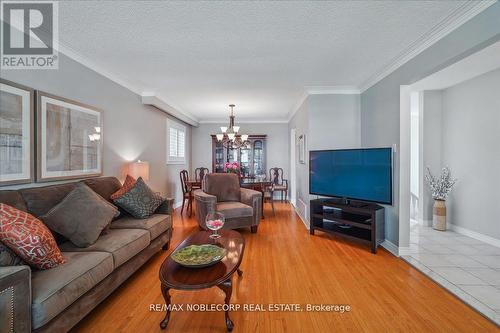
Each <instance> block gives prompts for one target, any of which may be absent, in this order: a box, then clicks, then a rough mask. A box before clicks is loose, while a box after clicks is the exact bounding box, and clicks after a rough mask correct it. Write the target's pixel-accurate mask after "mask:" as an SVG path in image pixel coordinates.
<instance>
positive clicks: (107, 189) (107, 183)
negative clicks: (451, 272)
mask: <svg viewBox="0 0 500 333" xmlns="http://www.w3.org/2000/svg"><path fill="white" fill-rule="evenodd" d="M82 182H83V183H85V185H87V186H88V187H90V188H91V189H92V191H94V192H95V193H97V194H99V195H100V196H101V197H103V198H104V199H106V200H107V201H109V202H112V200H111V198H110V197H111V194H113V193H115V192H116V191H118V190H119V189H120V188H121V187H122V184H120V181H119V180H118V179H117V178H116V177H98V178H89V179H85V180H83V181H82Z"/></svg>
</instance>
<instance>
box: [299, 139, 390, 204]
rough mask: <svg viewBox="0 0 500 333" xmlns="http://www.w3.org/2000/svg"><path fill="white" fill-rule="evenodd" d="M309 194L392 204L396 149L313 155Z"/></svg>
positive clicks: (310, 162)
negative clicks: (393, 165)
mask: <svg viewBox="0 0 500 333" xmlns="http://www.w3.org/2000/svg"><path fill="white" fill-rule="evenodd" d="M309 193H310V194H316V195H322V196H330V197H340V198H347V199H354V200H362V201H372V202H378V203H384V204H392V149H391V148H363V149H339V150H317V151H311V152H309Z"/></svg>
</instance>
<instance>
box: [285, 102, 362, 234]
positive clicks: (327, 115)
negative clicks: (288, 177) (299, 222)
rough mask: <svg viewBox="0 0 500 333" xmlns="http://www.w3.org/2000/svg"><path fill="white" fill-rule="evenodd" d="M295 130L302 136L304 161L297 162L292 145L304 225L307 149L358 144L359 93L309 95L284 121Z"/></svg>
mask: <svg viewBox="0 0 500 333" xmlns="http://www.w3.org/2000/svg"><path fill="white" fill-rule="evenodd" d="M288 127H289V130H291V129H292V128H295V129H296V136H297V138H298V137H299V136H300V135H301V134H305V135H306V146H307V148H306V150H307V154H306V164H301V163H298V156H299V155H298V147H296V149H297V151H296V157H297V161H291V162H290V163H294V162H295V165H296V168H297V169H296V171H297V192H296V197H297V199H298V200H300V201H302V202H303V203H304V204H305V205H306V207H305V209H303V207H302V206H301V203H300V201H299V202H298V210H299V213H300V214H301V215H303V218H304V219H305V220H306V221H305V222H306V224H307V225H308V224H309V222H308V220H309V206H310V205H309V200H310V199H311V198H315V197H316V196H310V195H309V151H310V150H322V149H337V148H353V147H359V146H360V144H361V136H360V99H359V95H357V94H354V95H344V94H338V95H337V94H329V95H310V96H309V97H308V98H307V99H306V100H305V101H304V103H303V104H302V105H301V106H300V107H299V108H298V110H297V112H296V113H295V115H294V116H293V117H292V119H291V120H290V122H289V124H288Z"/></svg>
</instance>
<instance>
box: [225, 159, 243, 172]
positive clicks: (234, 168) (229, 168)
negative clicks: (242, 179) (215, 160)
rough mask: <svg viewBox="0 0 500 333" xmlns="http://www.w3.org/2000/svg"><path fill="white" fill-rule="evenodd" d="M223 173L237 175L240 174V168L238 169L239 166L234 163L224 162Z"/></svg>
mask: <svg viewBox="0 0 500 333" xmlns="http://www.w3.org/2000/svg"><path fill="white" fill-rule="evenodd" d="M224 171H225V172H226V173H235V174H237V175H239V174H240V171H241V168H240V164H239V163H238V162H236V161H234V162H232V163H231V162H226V163H225V164H224Z"/></svg>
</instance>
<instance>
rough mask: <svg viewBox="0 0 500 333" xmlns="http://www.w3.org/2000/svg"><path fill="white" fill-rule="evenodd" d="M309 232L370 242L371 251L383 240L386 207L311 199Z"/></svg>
mask: <svg viewBox="0 0 500 333" xmlns="http://www.w3.org/2000/svg"><path fill="white" fill-rule="evenodd" d="M310 221H311V225H310V233H311V235H314V231H315V230H320V231H323V232H328V233H331V234H335V235H339V236H343V237H346V238H350V239H354V240H358V241H361V242H363V243H365V244H369V245H370V248H371V251H372V253H377V246H378V245H379V244H380V243H381V242H382V241H383V240H384V207H382V206H380V205H377V204H372V203H363V202H351V203H345V202H344V201H342V200H338V201H337V200H332V199H315V200H311V212H310Z"/></svg>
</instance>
